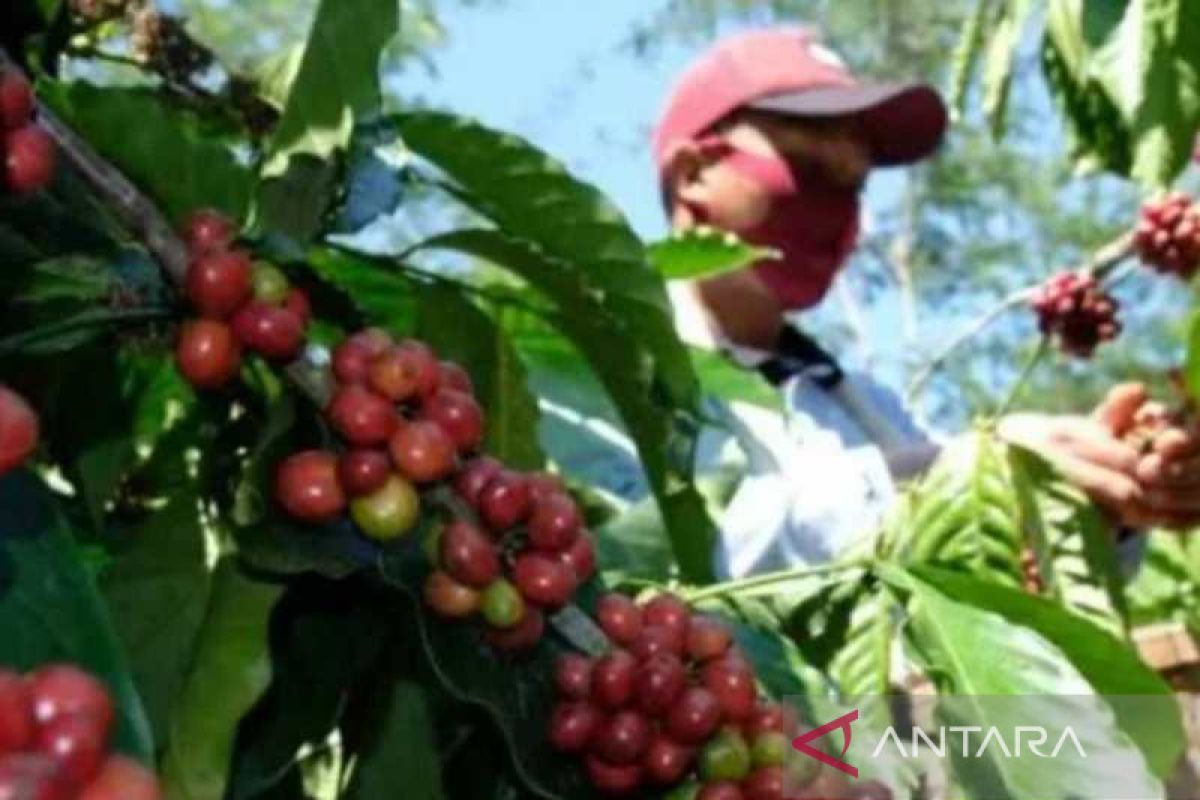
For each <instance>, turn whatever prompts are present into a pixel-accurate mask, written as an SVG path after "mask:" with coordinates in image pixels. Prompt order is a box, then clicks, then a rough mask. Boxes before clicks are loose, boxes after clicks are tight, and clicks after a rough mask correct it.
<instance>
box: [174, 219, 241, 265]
mask: <svg viewBox="0 0 1200 800" xmlns="http://www.w3.org/2000/svg"><path fill="white" fill-rule="evenodd" d="M236 236H237V229H236V228H235V227H234V225H233V222H232V221H231V220H230V219H229V218H228V217H226V216H225V215H224V214H222V213H221V212H220V211H216V210H215V209H211V208H202V209H200V210H199V211H195V212H193V213H192V215H191V216H190V217H188V221H187V225H186V226H185V227H184V231H183V238H184V240H185V241H186V242H187V246H188V252H190V253H191V254H192V256H193V257H195V256H203V255H207V254H209V253H218V252H221V251H223V250H228V249H229V247H230V245H232V244H233V240H234V237H236Z"/></svg>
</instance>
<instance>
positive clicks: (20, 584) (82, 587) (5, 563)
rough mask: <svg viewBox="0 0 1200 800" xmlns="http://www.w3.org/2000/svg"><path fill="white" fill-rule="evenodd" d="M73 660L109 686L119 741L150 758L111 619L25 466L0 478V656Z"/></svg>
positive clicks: (27, 661)
mask: <svg viewBox="0 0 1200 800" xmlns="http://www.w3.org/2000/svg"><path fill="white" fill-rule="evenodd" d="M55 662H68V663H72V664H77V665H79V666H81V667H83V668H85V669H87V670H88V671H89V672H92V673H93V674H95V675H97V676H98V677H100V678H101V679H102V680H104V681H105V683H107V684H108V686H109V687H110V688H111V690H112V692H113V694H114V696H115V698H116V701H117V705H118V711H119V719H118V729H117V740H116V741H117V746H118V747H119V749H120V750H122V751H124V752H126V753H128V754H130V755H133V756H136V757H138V758H140V759H142V760H143V761H145V762H147V763H149V762H150V761H151V760H152V758H153V754H154V745H153V738H152V735H151V732H150V726H149V724H148V723H147V721H146V717H145V713H144V712H143V710H142V704H141V700H140V699H139V697H138V694H137V691H136V690H135V688H134V684H133V680H132V678H131V677H130V674H129V668H128V666H127V664H126V662H125V657H124V655H123V653H122V651H121V646H120V642H119V641H118V639H117V635H116V633H115V631H114V630H113V623H112V620H111V619H110V618H109V615H108V609H107V608H106V607H105V605H104V600H103V599H102V598H101V596H100V593H99V591H98V590H97V588H96V586H95V582H94V580H93V578H92V576H91V574H90V573H89V571H88V570H87V569H86V568H85V567H84V565H83V562H82V560H81V557H80V553H79V550H78V548H77V547H76V545H75V542H74V541H73V537H72V534H71V530H70V528H69V527H68V524H67V522H66V519H65V518H64V516H63V514H62V513H61V512H60V510H59V508H58V505H57V502H56V501H55V499H54V497H53V496H52V495H51V494H50V492H49V491H48V490H47V489H46V488H45V486H44V485H43V484H42V483H41V481H39V480H37V479H36V478H34V477H33V476H31V475H29V474H27V473H21V472H18V473H12V474H10V475H8V476H6V477H4V478H2V479H0V664H6V665H9V666H12V667H15V668H16V669H20V670H31V669H34V668H35V667H38V666H41V665H43V664H47V663H55Z"/></svg>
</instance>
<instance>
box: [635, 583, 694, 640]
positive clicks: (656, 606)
mask: <svg viewBox="0 0 1200 800" xmlns="http://www.w3.org/2000/svg"><path fill="white" fill-rule="evenodd" d="M691 616H692V612H691V609H689V608H688V607H687V604H686V603H684V602H683V601H682V600H680V599H679V598H678V597H676V596H675V595H673V594H660V595H658V596H657V597H655V598H654V599H652V600H651V601H650V602H648V603H646V605H645V607H644V608H643V609H642V622H643V623H644V624H646V625H662V626H663V627H666V628H670V629H671V630H673V631H676V632H677V633H678V634H679V636H680V637H683V638H686V637H687V630H688V622H689V621H690V620H691Z"/></svg>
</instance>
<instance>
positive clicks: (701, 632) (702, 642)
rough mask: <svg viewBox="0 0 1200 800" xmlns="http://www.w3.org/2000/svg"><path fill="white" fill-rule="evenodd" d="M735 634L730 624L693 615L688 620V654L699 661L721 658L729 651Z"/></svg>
mask: <svg viewBox="0 0 1200 800" xmlns="http://www.w3.org/2000/svg"><path fill="white" fill-rule="evenodd" d="M732 644H733V634H732V633H731V632H730V630H729V626H728V625H726V624H725V623H723V622H721V621H719V620H715V619H713V618H711V617H700V616H697V617H692V619H691V620H690V621H689V622H688V632H687V654H688V655H689V656H690V657H691V658H693V659H695V660H696V661H699V662H705V661H710V660H712V659H714V658H720V657H721V656H723V655H725V654H726V653H727V652H729V648H730V646H731V645H732Z"/></svg>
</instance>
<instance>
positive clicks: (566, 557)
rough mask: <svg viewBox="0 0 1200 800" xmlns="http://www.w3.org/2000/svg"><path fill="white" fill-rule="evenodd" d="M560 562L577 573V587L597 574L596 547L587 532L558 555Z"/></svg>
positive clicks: (583, 532) (581, 534)
mask: <svg viewBox="0 0 1200 800" xmlns="http://www.w3.org/2000/svg"><path fill="white" fill-rule="evenodd" d="M558 560H559V561H560V562H562V563H563V564H566V565H567V566H568V567H570V568H571V571H572V572H574V573H575V583H576V585H581V584H583V583H586V582H587V581H588V580H590V579H591V577H592V576H593V575H595V574H596V546H595V545H594V544H592V537H591V536H590V535H589V534H588V533H587V531H582V532H581V533H580V535H579V536H578V537H576V539H575V541H574V542H572V543H571V546H570V547H568V548H567V549H566V550H563V551H562V552H560V553H558Z"/></svg>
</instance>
